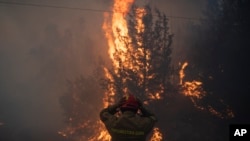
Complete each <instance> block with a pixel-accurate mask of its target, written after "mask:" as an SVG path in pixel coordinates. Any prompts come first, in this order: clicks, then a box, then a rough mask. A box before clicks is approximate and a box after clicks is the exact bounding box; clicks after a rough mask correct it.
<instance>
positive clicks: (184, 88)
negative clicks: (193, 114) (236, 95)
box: [179, 62, 234, 119]
mask: <svg viewBox="0 0 250 141" xmlns="http://www.w3.org/2000/svg"><path fill="white" fill-rule="evenodd" d="M187 65H188V63H187V62H185V63H183V65H182V66H181V69H180V71H179V75H180V76H179V77H180V85H181V93H182V94H183V95H185V96H187V97H189V98H190V99H191V101H192V102H193V104H194V106H195V107H196V108H197V109H199V110H207V111H208V112H209V113H210V114H212V115H214V116H217V117H219V118H221V119H223V118H233V117H234V113H233V111H232V110H231V109H230V108H229V106H228V105H226V104H225V103H224V102H223V100H220V104H222V105H224V106H225V109H226V110H225V111H222V112H220V111H218V110H216V109H215V108H214V107H212V106H211V105H208V106H201V105H198V104H197V103H198V101H199V100H201V99H202V98H203V97H205V96H206V94H207V93H206V91H204V90H203V88H202V82H201V81H197V80H192V81H185V82H183V78H184V77H185V73H184V69H185V68H186V67H187Z"/></svg>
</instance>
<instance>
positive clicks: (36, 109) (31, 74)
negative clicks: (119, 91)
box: [0, 0, 205, 141]
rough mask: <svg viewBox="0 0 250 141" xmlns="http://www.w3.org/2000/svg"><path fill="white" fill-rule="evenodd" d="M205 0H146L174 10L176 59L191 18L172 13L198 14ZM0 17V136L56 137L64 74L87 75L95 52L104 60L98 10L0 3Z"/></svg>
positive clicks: (91, 4) (92, 3) (99, 5)
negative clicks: (186, 19) (187, 19)
mask: <svg viewBox="0 0 250 141" xmlns="http://www.w3.org/2000/svg"><path fill="white" fill-rule="evenodd" d="M204 1H205V0H204ZM204 1H200V0H193V1H192V2H190V0H179V1H174V0H171V1H164V0H155V1H148V2H150V3H152V4H153V5H155V7H157V8H159V10H160V11H163V12H164V13H166V15H169V16H173V17H172V18H171V17H170V18H169V20H170V28H171V32H173V33H174V34H175V38H174V44H173V48H174V53H173V56H174V58H173V59H175V60H176V62H177V61H180V60H184V59H185V54H186V52H185V51H186V50H188V49H187V48H186V47H187V46H188V45H187V44H185V41H186V38H187V36H188V35H189V32H187V30H186V29H185V28H186V27H185V25H186V22H193V21H186V22H184V21H185V20H183V19H178V18H174V16H176V17H178V16H183V17H185V16H187V17H196V16H201V11H202V7H203V5H204ZM19 2H20V1H19ZM23 2H27V3H35V4H45V5H55V6H63V7H79V8H87V9H91V8H93V9H97V10H109V9H108V8H109V7H110V5H111V3H112V1H111V0H85V1H80V0H79V1H78V0H77V1H67V0H55V1H43V2H41V1H28V0H25V1H24V0H23ZM139 2H140V1H139ZM143 2H144V1H141V3H143ZM0 19H1V22H0V31H1V32H0V139H6V140H8V139H9V140H12V141H13V140H38V138H41V137H43V138H41V139H40V140H47V139H50V138H56V132H57V131H58V130H59V129H61V128H62V127H63V126H64V125H63V116H62V110H61V107H60V104H59V97H60V96H61V95H62V94H63V93H64V92H65V91H66V86H65V85H66V79H75V78H76V77H78V76H79V75H83V76H87V75H91V73H92V71H93V69H94V68H95V67H96V66H97V65H98V64H99V60H100V59H99V58H101V59H103V60H105V61H108V59H107V58H108V55H107V53H106V52H107V45H106V44H107V43H106V40H105V37H104V33H103V31H102V29H101V28H102V23H103V12H100V11H99V12H98V11H94V10H92V11H91V10H73V9H66V8H52V7H42V6H41V7H34V6H24V5H8V4H0ZM180 54H181V55H180ZM177 56H182V57H181V58H177ZM46 137H47V138H46Z"/></svg>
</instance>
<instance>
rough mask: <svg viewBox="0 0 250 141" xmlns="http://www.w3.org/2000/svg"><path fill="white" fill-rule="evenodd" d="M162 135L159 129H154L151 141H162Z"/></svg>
mask: <svg viewBox="0 0 250 141" xmlns="http://www.w3.org/2000/svg"><path fill="white" fill-rule="evenodd" d="M162 139H163V137H162V133H161V132H160V129H159V128H154V129H153V136H152V137H151V138H150V141H162Z"/></svg>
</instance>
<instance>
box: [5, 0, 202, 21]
mask: <svg viewBox="0 0 250 141" xmlns="http://www.w3.org/2000/svg"><path fill="white" fill-rule="evenodd" d="M0 4H4V5H16V6H33V7H47V8H57V9H69V10H80V11H90V12H102V13H103V12H109V13H122V12H119V11H117V12H114V11H109V10H100V9H91V8H77V7H66V6H55V5H46V4H34V3H20V2H7V1H0ZM167 17H168V18H175V19H183V20H195V21H202V20H205V19H201V18H191V17H182V16H172V15H169V16H167Z"/></svg>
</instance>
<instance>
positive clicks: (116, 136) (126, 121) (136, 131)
mask: <svg viewBox="0 0 250 141" xmlns="http://www.w3.org/2000/svg"><path fill="white" fill-rule="evenodd" d="M100 118H101V120H102V122H103V123H104V124H105V126H106V128H107V130H108V132H109V133H110V135H111V137H112V141H145V140H146V137H147V135H148V134H149V133H150V131H151V130H152V128H153V127H154V124H155V122H156V118H155V117H154V116H153V115H151V116H148V117H145V116H139V115H138V114H135V113H134V112H131V111H125V112H124V113H123V114H122V115H121V116H119V117H117V116H115V115H113V114H111V113H110V112H109V110H108V109H107V108H106V109H103V110H102V111H101V113H100Z"/></svg>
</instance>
